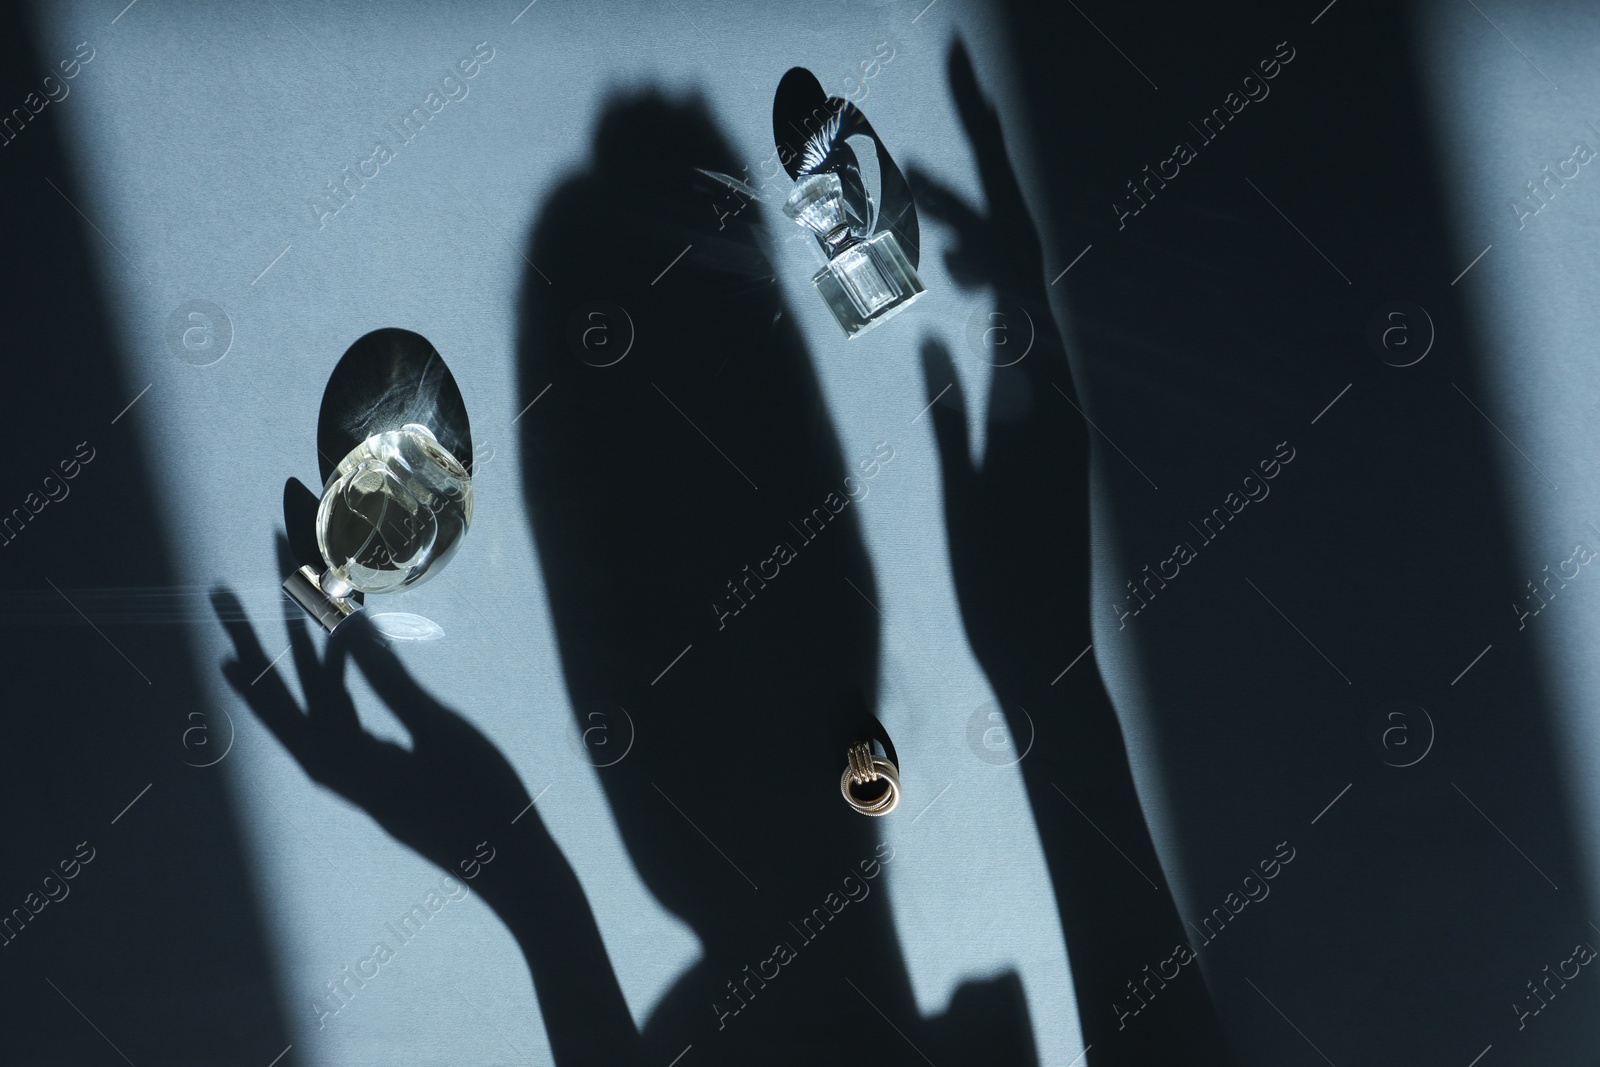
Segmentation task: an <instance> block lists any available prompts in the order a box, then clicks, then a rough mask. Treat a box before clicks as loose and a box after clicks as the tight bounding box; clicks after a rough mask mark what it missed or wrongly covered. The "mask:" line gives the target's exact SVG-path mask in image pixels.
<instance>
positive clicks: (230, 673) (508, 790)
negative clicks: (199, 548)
mask: <svg viewBox="0 0 1600 1067" xmlns="http://www.w3.org/2000/svg"><path fill="white" fill-rule="evenodd" d="M279 549H280V551H279V555H280V557H282V558H283V560H284V561H287V560H288V557H287V544H286V543H284V542H282V541H280V544H279ZM212 605H213V607H214V609H215V610H216V612H217V617H218V618H219V619H220V620H221V621H222V625H223V627H224V628H225V629H226V630H227V631H228V635H229V636H230V637H231V638H232V639H233V646H234V652H235V655H236V657H237V658H235V659H233V660H230V661H228V662H226V663H224V664H223V666H222V673H223V675H224V676H225V677H226V678H227V679H228V682H229V684H230V685H232V686H233V688H234V690H235V692H237V693H238V694H239V695H240V696H241V697H242V698H243V699H244V701H245V703H247V704H248V705H249V706H250V709H251V710H252V711H253V712H255V714H256V716H257V717H258V718H260V719H261V721H262V723H263V724H264V725H265V726H266V727H267V728H268V729H269V730H271V731H272V734H273V736H274V737H276V738H277V739H278V740H279V742H281V743H282V744H283V747H284V748H285V749H287V750H288V751H289V754H290V755H291V756H293V757H294V758H295V760H296V761H297V762H298V763H299V764H300V766H301V767H302V768H303V769H304V770H305V772H306V774H307V775H309V776H310V778H311V780H312V781H314V782H316V783H317V784H318V785H321V786H324V787H326V788H328V789H331V790H333V791H334V792H335V793H338V794H339V795H340V796H342V797H344V798H345V799H346V800H348V801H350V802H351V803H353V804H355V805H356V806H358V807H360V808H361V809H362V810H364V811H366V812H367V813H368V814H369V815H371V816H372V817H373V819H375V820H376V821H377V822H378V825H380V826H382V827H383V828H384V830H386V831H388V833H389V834H390V835H391V836H392V837H394V839H395V840H397V841H399V842H400V843H402V844H404V845H407V846H409V847H410V848H412V849H414V850H415V851H416V852H418V853H419V854H420V855H422V856H423V857H424V858H426V859H428V860H431V861H432V862H433V863H435V864H437V865H438V866H440V867H442V868H444V869H445V870H447V871H450V872H451V873H452V874H453V873H455V872H456V869H457V867H458V865H459V864H460V863H461V862H462V861H463V860H464V858H466V857H470V856H472V855H473V848H474V846H475V845H476V844H477V843H478V842H480V841H484V840H487V839H488V838H489V836H490V831H491V829H499V828H503V827H504V826H505V825H506V824H505V822H502V821H501V820H502V819H504V820H510V819H511V818H512V817H513V816H515V815H516V814H517V813H518V812H520V811H521V810H522V809H523V808H525V807H527V805H528V804H529V798H528V791H527V789H526V788H525V787H524V786H523V784H522V781H521V779H519V778H518V777H517V773H516V771H515V770H514V769H513V768H512V766H511V764H510V763H508V762H507V761H506V758H505V757H504V756H503V755H501V753H500V751H499V750H498V749H497V748H495V746H494V744H493V743H492V742H490V741H489V739H488V738H486V737H484V736H483V734H481V733H479V732H478V730H477V729H476V728H474V727H473V726H472V725H471V724H470V723H468V722H467V721H466V720H465V719H463V718H462V717H461V716H460V715H458V714H456V713H455V712H454V711H452V710H450V709H449V708H447V707H445V706H444V705H443V704H440V703H439V702H438V701H437V700H435V699H433V697H431V696H429V695H428V694H427V693H426V692H424V691H423V690H422V688H421V687H420V686H418V685H417V683H416V682H415V681H414V680H413V679H412V678H411V676H410V675H409V674H408V673H407V672H406V669H405V667H404V666H403V665H402V664H401V663H400V660H399V659H398V658H397V657H396V656H395V654H394V653H393V651H391V650H390V649H389V647H388V646H387V645H386V644H385V643H384V641H383V639H382V638H381V637H380V636H379V635H378V634H377V633H376V632H375V631H374V630H373V629H372V626H371V625H370V624H369V623H368V622H367V620H366V618H365V617H364V615H362V614H359V613H358V614H357V615H356V616H355V617H353V618H351V619H349V620H347V621H346V622H345V623H343V624H342V625H341V626H340V627H339V629H338V631H337V632H336V634H335V635H334V636H333V637H332V638H330V639H329V640H328V643H327V652H326V654H325V655H324V656H323V657H322V658H320V659H319V658H318V656H317V653H316V650H315V648H314V647H313V646H312V640H311V634H310V632H309V629H308V624H307V622H306V619H305V618H304V617H303V616H301V615H300V614H299V613H298V612H295V613H293V614H291V616H290V617H289V618H288V620H287V622H288V627H289V647H290V649H292V650H293V657H294V664H295V669H296V670H297V671H298V672H299V676H300V686H301V689H302V690H303V691H304V693H305V699H306V706H305V708H303V709H302V708H301V707H300V705H299V703H298V702H297V701H296V700H295V698H294V695H293V694H292V693H291V692H290V691H289V687H288V685H287V684H285V682H284V680H283V677H282V676H281V675H280V674H279V673H278V670H277V669H276V667H275V666H273V665H272V661H271V660H269V659H268V657H267V655H266V653H265V651H264V650H263V649H262V647H261V642H260V641H259V640H258V639H257V637H256V633H255V630H254V628H253V627H252V626H251V625H250V622H249V620H248V619H247V618H246V617H245V615H244V610H243V608H242V607H241V606H240V604H239V601H238V599H237V598H236V597H235V596H234V595H233V594H232V593H231V592H229V591H227V590H225V589H219V590H216V591H214V592H213V593H212ZM347 656H353V657H354V658H355V661H356V663H357V665H358V666H359V667H360V668H361V671H362V673H363V674H364V675H365V676H366V678H367V680H368V682H370V683H371V685H372V687H373V689H374V690H376V691H377V693H378V695H379V696H380V697H382V698H383V701H384V703H385V704H387V705H388V706H389V708H390V710H392V711H393V712H394V714H395V716H396V717H397V718H398V719H399V720H400V722H401V723H402V724H403V725H404V726H405V728H406V730H407V731H408V732H409V733H410V734H411V742H412V746H411V749H410V751H407V750H406V749H405V748H403V747H402V746H400V745H397V744H395V743H394V742H392V741H383V740H380V739H378V738H376V737H374V736H372V735H371V734H369V733H368V732H367V731H366V730H364V729H363V728H362V726H361V722H360V720H359V718H358V717H357V715H356V710H355V704H354V702H353V701H352V700H351V699H350V694H349V693H348V692H347V691H346V689H345V684H344V670H345V660H346V657H347Z"/></svg>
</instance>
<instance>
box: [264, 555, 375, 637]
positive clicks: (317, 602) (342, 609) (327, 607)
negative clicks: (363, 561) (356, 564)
mask: <svg viewBox="0 0 1600 1067" xmlns="http://www.w3.org/2000/svg"><path fill="white" fill-rule="evenodd" d="M347 584H348V583H347ZM283 591H284V592H285V593H288V594H289V599H290V600H292V601H294V602H295V603H296V604H299V605H300V606H301V607H302V608H304V609H305V611H306V614H308V615H310V616H311V617H312V618H313V619H316V620H317V621H318V622H320V623H321V624H322V628H323V629H324V630H326V631H328V632H329V633H330V634H331V633H333V631H334V627H336V626H338V625H339V624H340V623H341V622H343V621H344V620H346V619H348V618H349V617H350V616H351V615H353V614H355V613H356V611H357V610H359V609H358V607H357V605H356V604H355V603H354V602H352V601H350V600H348V599H346V598H345V597H339V596H333V595H331V594H330V593H328V592H326V591H324V589H323V588H322V582H321V580H320V579H319V578H318V577H317V572H316V571H314V570H312V569H311V568H310V567H301V568H300V569H299V570H297V571H295V572H294V573H293V574H291V575H289V577H288V578H286V579H285V580H284V583H283Z"/></svg>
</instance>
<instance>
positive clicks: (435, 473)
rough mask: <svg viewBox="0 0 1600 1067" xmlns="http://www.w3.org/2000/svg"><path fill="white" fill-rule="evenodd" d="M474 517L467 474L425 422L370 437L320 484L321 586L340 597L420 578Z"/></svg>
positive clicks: (446, 555) (454, 545)
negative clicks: (324, 564)
mask: <svg viewBox="0 0 1600 1067" xmlns="http://www.w3.org/2000/svg"><path fill="white" fill-rule="evenodd" d="M471 522H472V479H471V477H470V476H469V475H468V474H467V471H466V469H465V468H464V467H462V465H461V463H460V462H459V461H458V460H457V459H456V458H455V456H453V455H451V454H450V452H449V451H447V450H446V449H445V448H444V447H443V446H442V445H440V444H439V442H438V440H437V439H435V438H434V436H433V433H432V432H431V431H430V430H429V429H428V428H427V427H426V426H422V425H419V424H417V423H407V424H406V425H405V426H402V427H401V428H400V429H398V430H390V431H387V432H385V433H380V434H377V435H375V436H373V437H369V438H367V439H366V440H365V441H363V442H362V443H361V444H360V445H358V446H357V447H356V448H354V449H353V450H351V452H350V454H349V455H347V456H345V457H344V459H343V460H341V461H340V463H339V465H338V467H336V468H334V471H333V473H332V474H331V475H330V476H329V478H328V484H327V485H326V486H325V487H324V488H323V491H322V503H321V505H320V506H319V507H318V509H317V547H318V548H320V549H321V550H322V555H323V558H324V559H325V560H326V561H327V563H328V570H327V572H326V573H324V574H323V576H322V579H321V585H322V588H323V589H324V591H325V592H327V593H328V594H329V595H330V596H335V597H337V596H342V595H346V594H348V592H349V591H350V590H351V589H356V590H360V591H361V592H363V593H392V592H395V591H396V590H399V589H403V588H407V587H409V586H414V585H418V584H420V583H421V582H423V581H426V580H427V578H428V577H429V576H430V575H432V574H434V573H435V572H436V571H438V570H439V568H440V567H442V566H443V565H444V564H445V563H446V562H447V561H448V560H449V559H450V557H451V556H453V555H454V554H455V552H456V550H457V549H458V548H459V547H460V545H461V537H462V535H463V534H465V533H466V532H467V527H468V526H469V525H470V524H471ZM346 586H348V588H345V587H346Z"/></svg>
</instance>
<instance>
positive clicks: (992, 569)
mask: <svg viewBox="0 0 1600 1067" xmlns="http://www.w3.org/2000/svg"><path fill="white" fill-rule="evenodd" d="M949 74H950V83H951V90H952V92H953V94H954V96H955V102H956V109H957V111H958V113H959V114H960V116H961V121H962V125H963V127H964V128H965V130H966V133H967V136H968V138H969V140H970V141H971V143H972V148H973V151H974V153H975V155H976V159H977V165H978V173H979V177H980V180H981V184H982V187H983V193H984V198H985V200H986V201H987V203H988V208H987V215H982V214H979V212H978V211H977V210H976V209H974V208H972V207H971V206H969V205H968V204H966V203H965V202H963V201H962V200H961V199H960V198H959V197H958V196H957V195H956V194H955V193H953V192H951V191H950V190H948V189H947V188H945V187H944V186H942V185H940V184H939V183H938V182H936V181H934V180H933V179H932V178H930V177H928V176H927V175H926V174H924V173H922V172H920V171H918V172H914V177H913V185H914V187H915V188H916V189H917V196H918V201H919V203H921V204H922V205H923V206H924V207H925V209H926V210H927V213H928V214H929V215H930V216H931V217H932V218H934V219H936V220H938V221H939V222H941V223H943V224H944V225H946V226H947V227H949V229H950V230H951V231H953V234H954V236H955V238H956V243H955V246H954V247H953V248H952V249H950V250H949V251H948V252H947V253H946V256H945V261H946V265H947V267H948V269H949V271H950V273H951V275H952V277H954V278H955V279H956V281H957V283H958V284H959V285H961V286H962V287H964V288H980V287H983V288H989V289H992V290H993V292H994V295H995V299H996V309H995V312H994V314H993V315H991V317H990V320H989V322H990V330H991V332H994V331H999V332H1000V336H1001V337H1002V338H1003V340H1004V342H1005V343H1004V346H1003V347H1001V346H998V345H996V346H993V347H988V348H986V350H985V353H984V354H985V357H986V361H987V362H989V363H990V365H991V366H992V367H993V370H992V374H991V377H990V388H989V409H988V412H987V432H986V435H985V436H986V445H985V452H984V456H983V460H982V463H981V464H974V463H973V461H972V460H971V458H970V447H969V442H968V434H967V418H966V414H965V404H964V401H963V397H962V389H961V385H960V382H959V380H958V376H957V374H956V371H955V367H954V365H953V364H952V362H951V358H950V354H949V352H948V351H947V350H946V349H945V347H944V346H943V345H942V344H940V343H939V342H937V341H934V340H928V341H926V342H924V344H923V350H922V362H923V375H924V380H925V382H926V385H927V396H928V401H929V403H930V404H933V405H934V406H933V408H932V411H931V412H930V414H931V415H932V419H933V426H934V435H935V438H936V440H937V443H938V450H939V459H940V466H941V469H942V471H943V481H944V500H945V520H946V526H947V529H948V534H949V543H950V555H951V569H952V571H953V573H954V576H955V582H956V590H957V594H958V596H959V597H960V601H961V608H962V617H963V619H964V620H965V622H966V627H967V633H968V637H969V639H970V640H971V641H972V645H973V649H974V651H975V652H976V653H977V655H978V658H979V660H980V662H982V663H983V665H984V669H985V670H986V671H987V672H988V674H989V675H990V680H991V682H992V683H993V684H994V686H995V688H996V691H997V692H1000V693H1001V694H1002V697H1004V695H1005V693H1006V690H1007V689H1008V688H1014V687H1015V685H1016V684H1017V683H1018V682H1019V681H1020V680H1021V678H1023V677H1025V676H1027V675H1029V674H1038V673H1039V672H1044V671H1050V673H1047V674H1044V677H1045V678H1046V679H1048V678H1049V677H1050V676H1051V675H1052V674H1053V673H1054V670H1059V669H1060V666H1064V665H1065V663H1066V660H1065V659H1061V658H1060V657H1061V656H1062V654H1063V653H1065V654H1067V655H1068V657H1069V658H1070V656H1071V655H1076V654H1077V653H1078V652H1079V651H1080V650H1081V649H1083V648H1084V646H1085V645H1087V644H1088V642H1089V640H1090V637H1089V623H1088V612H1087V605H1088V593H1089V555H1088V486H1089V439H1088V434H1087V427H1086V425H1085V420H1084V417H1083V415H1082V413H1081V410H1080V409H1079V407H1080V406H1079V403H1078V400H1077V392H1076V390H1075V388H1074V387H1073V384H1072V375H1071V368H1070V367H1069V366H1068V364H1067V360H1066V353H1065V349H1064V347H1063V345H1062V342H1061V336H1060V333H1059V331H1058V330H1057V328H1056V326H1055V322H1054V319H1053V318H1052V315H1051V311H1050V305H1049V302H1048V299H1047V297H1046V295H1045V284H1044V260H1043V254H1042V252H1041V245H1040V240H1039V235H1038V231H1037V229H1036V228H1035V226H1034V224H1033V220H1032V217H1031V216H1030V215H1029V213H1028V207H1027V204H1026V203H1025V202H1024V201H1023V198H1022V190H1021V187H1020V186H1019V184H1018V182H1017V177H1016V174H1015V172H1014V171H1013V170H1012V167H1011V163H1010V161H1009V159H1008V158H1007V155H1006V147H1005V137H1004V134H1003V131H1002V130H1001V126H1000V116H999V114H998V112H997V111H996V110H995V108H994V105H993V104H992V103H990V102H989V101H988V100H987V99H985V98H984V96H983V94H982V92H981V90H980V89H979V87H978V83H977V78H976V76H975V75H974V73H973V69H972V63H971V60H970V59H969V58H968V56H967V52H966V49H965V48H964V47H963V46H962V45H960V44H959V43H958V44H957V45H955V46H954V47H953V48H952V49H951V53H950V60H949ZM1012 352H1016V353H1020V354H1019V355H1017V356H1014V357H1013V356H1012V355H1010V353H1012ZM1002 354H1005V355H1004V358H1003V359H996V358H990V357H996V356H1001V355H1002ZM935 401H937V402H935ZM1058 661H1059V665H1057V666H1055V667H1054V670H1051V667H1052V665H1055V664H1057V663H1058Z"/></svg>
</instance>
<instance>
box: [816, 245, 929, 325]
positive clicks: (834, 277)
mask: <svg viewBox="0 0 1600 1067" xmlns="http://www.w3.org/2000/svg"><path fill="white" fill-rule="evenodd" d="M811 284H812V285H814V286H816V288H817V292H818V293H820V294H821V295H822V299H823V301H824V302H825V303H826V304H827V305H828V310H830V311H832V312H833V317H834V318H835V319H837V320H838V322H839V325H840V326H842V327H844V332H845V336H846V337H847V338H853V337H858V336H860V335H861V334H862V333H864V332H866V331H867V330H869V329H871V328H872V327H874V326H876V325H878V323H880V322H883V321H885V320H886V319H891V318H893V317H894V316H895V315H897V314H899V313H900V312H901V311H903V310H904V309H905V308H907V307H909V306H910V305H911V304H912V303H913V302H914V301H915V300H916V299H917V297H919V296H921V295H922V294H923V292H924V291H925V290H924V288H923V285H922V279H921V278H919V277H918V276H917V269H916V268H915V267H913V266H912V265H911V261H910V260H909V259H907V258H906V254H905V252H903V251H902V250H901V248H900V242H899V241H898V240H896V239H895V235H894V233H893V232H892V231H890V230H885V231H883V232H882V233H876V234H873V235H872V236H871V237H868V238H867V239H865V240H863V241H859V242H857V243H855V244H852V245H850V246H849V247H847V248H845V249H844V250H843V251H841V252H839V253H838V254H837V255H835V256H834V257H833V258H832V259H831V260H829V261H828V265H827V266H825V267H823V268H822V269H821V270H819V271H817V273H816V274H815V275H813V276H812V278H811Z"/></svg>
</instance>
